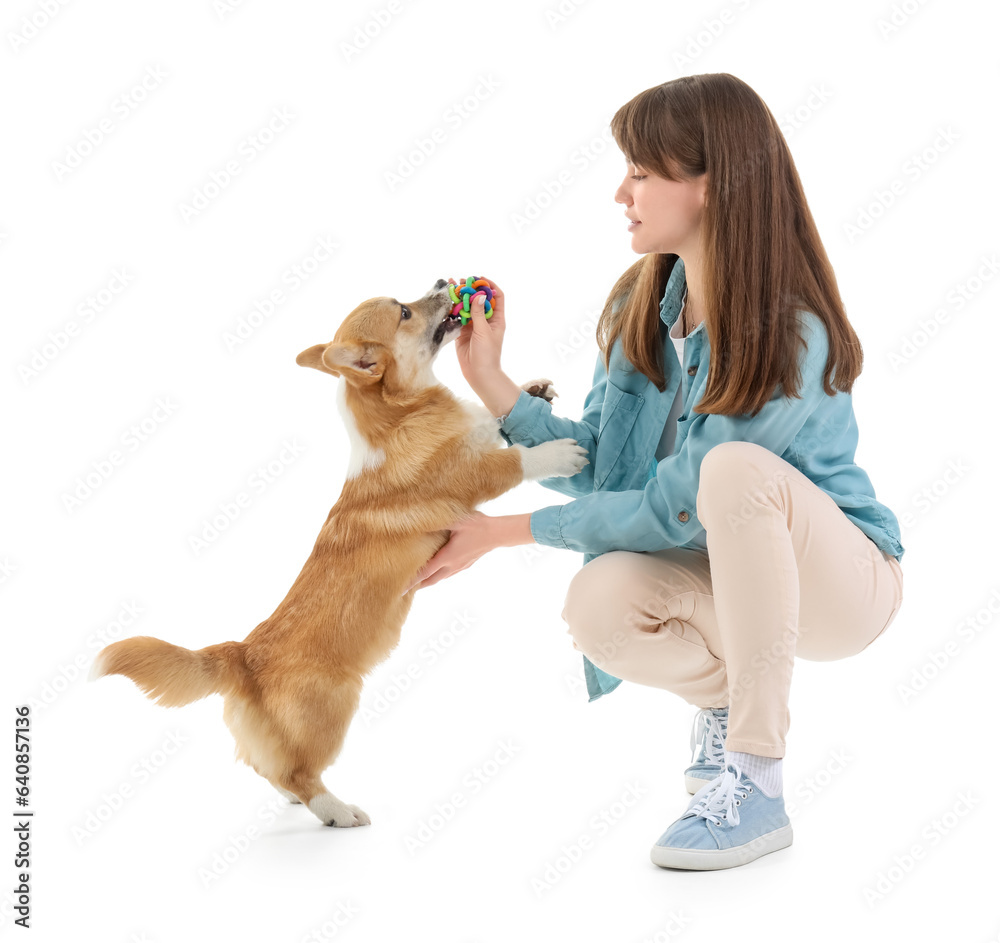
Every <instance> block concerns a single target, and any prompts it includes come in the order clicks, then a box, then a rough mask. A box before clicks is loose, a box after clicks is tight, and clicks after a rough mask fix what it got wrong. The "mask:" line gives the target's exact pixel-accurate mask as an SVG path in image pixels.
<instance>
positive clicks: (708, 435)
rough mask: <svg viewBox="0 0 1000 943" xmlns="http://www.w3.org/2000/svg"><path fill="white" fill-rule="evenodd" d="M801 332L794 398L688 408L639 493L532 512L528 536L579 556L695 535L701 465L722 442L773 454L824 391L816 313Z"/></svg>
mask: <svg viewBox="0 0 1000 943" xmlns="http://www.w3.org/2000/svg"><path fill="white" fill-rule="evenodd" d="M810 323H812V325H813V328H812V330H810V331H808V332H807V335H806V340H807V343H808V349H807V350H806V351H804V352H802V353H801V354H800V358H799V364H800V376H801V379H802V384H801V386H800V389H799V393H800V397H799V398H795V397H789V396H784V395H782V390H781V387H780V386H778V387H776V388H775V392H774V395H773V396H772V397H771V399H770V400H768V402H767V403H765V404H764V406H763V408H762V409H761V410H760V411H759V412H758V413H757V415H756V416H753V417H751V416H750V415H749V414H746V413H744V414H740V415H737V416H721V415H716V414H702V413H695V414H694V415H693V416H692V419H691V423H692V425H691V428H690V430H689V432H688V435H687V437H686V439H685V440H684V442H683V444H682V445H681V448H680V450H679V451H678V452H677V453H676V454H674V455H671V456H669V457H667V458H664V459H661V460H660V462H659V464H658V465H657V467H656V475H655V476H654V477H652V478H650V479H649V480H648V481H647V482H646V484H645V486H644V487H643V488H642V489H641V490H633V491H596V492H593V493H591V494H588V495H585V496H583V497H580V498H577V499H576V500H575V501H570V502H568V503H566V504H561V505H552V506H550V507H544V508H540V509H539V510H537V511H534V512H533V513H532V514H531V518H530V527H531V534H532V536H533V537H534V539H535V541H536V542H537V543H540V544H545V545H547V546H550V547H559V548H561V549H565V550H576V551H578V552H580V553H604V552H606V551H610V550H632V551H636V552H642V551H655V550H665V549H667V548H669V547H682V546H684V545H685V544H687V543H689V542H691V541H692V540H693V539H695V538H696V537H699V536H700V535H701V534H702V532H703V531H704V527H703V526H702V524H701V522H700V521H699V520H698V515H697V507H696V501H697V496H698V481H699V475H700V470H701V462H702V459H704V457H705V455H706V454H707V453H708V451H709V450H710V449H711V448H713V447H714V446H715V445H718V444H719V443H722V442H732V441H741V442H755V443H757V444H758V445H761V446H763V447H764V448H766V449H768V450H769V451H771V452H774V453H775V454H776V455H781V454H782V453H783V452H784V451H785V450H786V449H787V448H788V446H789V445H790V444H791V442H792V440H793V439H794V438H795V436H796V435H797V434H798V432H799V430H800V429H801V428H802V427H803V425H804V424H805V423H806V421H807V420H808V418H809V416H810V415H811V414H812V413H813V411H814V410H815V409H816V407H817V406H818V405H819V404H820V403H821V402H822V400H823V397H824V396H826V393H825V391H824V389H823V373H824V371H825V368H826V360H827V353H828V350H829V341H828V338H827V335H826V328H825V326H824V325H823V323H822V321H820V319H819V318H817V317H816V316H815V315H813V316H812V319H810Z"/></svg>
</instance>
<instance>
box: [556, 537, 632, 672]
mask: <svg viewBox="0 0 1000 943" xmlns="http://www.w3.org/2000/svg"><path fill="white" fill-rule="evenodd" d="M631 556H632V554H630V553H629V552H628V551H622V550H609V551H608V552H607V553H602V554H601V555H600V556H599V557H595V558H594V559H593V560H591V561H590V562H589V563H587V564H586V565H585V566H583V567H582V568H581V569H580V570H579V572H578V573H577V574H576V575H575V576H574V577H573V579H572V580H570V584H569V588H568V589H567V591H566V600H565V603H564V605H563V611H562V618H563V621H564V622H566V624H567V625H568V626H569V628H568V630H567V631H568V632H569V634H570V635H571V636H572V637H573V640H574V641H575V642H576V645H577V647H578V648H579V649H580V650H581V651H583V652H588V651H594V650H596V649H597V648H599V647H600V648H604V647H605V646H606V645H607V643H608V641H609V640H611V639H612V638H613V636H614V635H615V633H616V632H617V633H621V634H622V635H624V633H625V631H626V629H627V625H626V623H625V616H626V614H627V611H628V599H629V588H628V585H629V579H630V575H631V573H632V572H633V571H632V570H631V568H630V567H629V565H628V562H629V559H630V557H631Z"/></svg>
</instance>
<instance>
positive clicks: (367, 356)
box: [300, 343, 388, 384]
mask: <svg viewBox="0 0 1000 943" xmlns="http://www.w3.org/2000/svg"><path fill="white" fill-rule="evenodd" d="M312 349H315V348H312ZM387 354H388V351H387V350H386V349H385V347H384V346H383V345H382V344H375V343H365V344H334V343H331V344H328V345H327V346H326V347H325V348H323V350H322V353H321V354H320V361H321V363H322V364H323V366H322V367H320V369H321V370H322V369H326V371H327V372H328V373H332V374H333V375H334V376H342V377H344V379H345V380H353V381H355V382H358V383H364V384H368V383H376V382H378V381H379V380H381V379H382V374H383V373H384V372H385V361H386V357H387ZM300 356H301V355H300Z"/></svg>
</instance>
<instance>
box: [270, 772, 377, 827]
mask: <svg viewBox="0 0 1000 943" xmlns="http://www.w3.org/2000/svg"><path fill="white" fill-rule="evenodd" d="M285 782H286V784H287V785H288V787H289V791H290V792H292V793H294V794H295V795H296V796H298V797H299V799H300V800H301V802H302V803H303V805H305V807H306V808H307V809H308V810H309V811H310V812H312V814H313V815H315V816H316V818H318V819H319V820H320V821H321V822H322V823H323V824H324V825H334V826H336V827H337V828H350V827H351V826H353V825H371V824H372V820H371V819H370V818H368V815H367V814H366V813H365V812H364V811H363V810H362V809H359V808H358V807H357V806H356V805H349V804H348V803H346V802H342V801H341V800H340V799H338V798H337V797H336V796H335V795H334V794H333V793H332V792H330V791H329V790H328V789H327V788H326V786H324V785H323V780H322V779H320V778H319V776H317V775H310V774H308V773H292V774H291V775H290V776H288V777H287V778H286V780H285ZM278 788H279V791H280V792H284V791H285V790H284V788H282V787H280V786H279V787H278Z"/></svg>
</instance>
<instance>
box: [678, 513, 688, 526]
mask: <svg viewBox="0 0 1000 943" xmlns="http://www.w3.org/2000/svg"><path fill="white" fill-rule="evenodd" d="M677 520H679V521H680V522H681V523H682V524H686V523H687V520H688V512H687V511H681V513H680V514H678V515H677Z"/></svg>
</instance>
